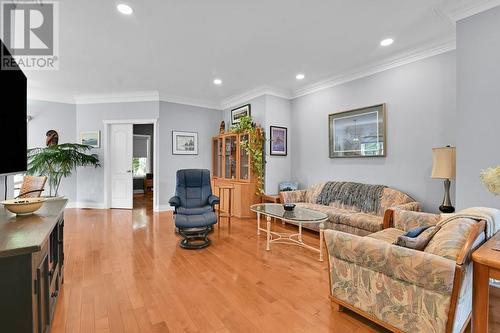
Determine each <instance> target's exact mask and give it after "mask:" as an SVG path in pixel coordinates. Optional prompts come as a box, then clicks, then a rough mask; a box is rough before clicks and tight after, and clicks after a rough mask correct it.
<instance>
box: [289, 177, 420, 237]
mask: <svg viewBox="0 0 500 333" xmlns="http://www.w3.org/2000/svg"><path fill="white" fill-rule="evenodd" d="M328 183H335V182H328ZM328 183H327V182H324V183H320V184H316V185H314V186H312V187H311V188H309V189H307V190H298V191H289V192H280V197H281V202H282V203H294V204H296V205H297V206H298V207H304V208H309V209H313V210H318V211H321V212H323V213H325V214H327V215H328V217H329V220H328V221H327V222H325V229H333V230H339V231H344V232H348V233H351V234H355V235H359V236H365V235H368V234H371V233H374V232H377V231H380V230H382V229H383V228H384V220H386V222H385V227H387V226H388V225H387V218H385V219H384V214H385V212H386V211H387V210H388V209H390V208H392V209H404V210H412V211H419V210H420V203H418V202H416V201H415V200H414V199H413V198H411V197H410V196H409V195H407V194H406V193H403V192H401V191H398V190H396V189H393V188H390V187H385V188H383V190H382V191H381V196H380V200H378V207H375V209H374V210H373V211H369V210H363V209H360V208H358V207H356V202H354V204H351V205H346V204H342V203H340V202H338V201H337V202H332V203H331V204H329V205H324V204H322V203H321V199H320V195H321V193H322V191H323V189H324V188H325V186H326V185H327V184H328ZM336 183H338V184H341V182H336ZM342 184H355V185H356V184H357V185H364V184H359V183H351V182H342ZM367 186H372V185H367ZM350 194H351V193H349V192H348V191H344V192H342V193H341V195H345V196H349V195H350ZM303 227H304V228H309V229H313V230H316V231H317V230H318V229H319V226H318V225H317V224H309V223H308V224H305V225H303Z"/></svg>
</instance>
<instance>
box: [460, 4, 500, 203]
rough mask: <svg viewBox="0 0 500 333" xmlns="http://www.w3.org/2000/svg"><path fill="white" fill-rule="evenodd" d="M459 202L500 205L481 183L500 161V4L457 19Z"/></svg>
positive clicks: (497, 199) (498, 199) (498, 200)
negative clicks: (484, 172) (487, 170)
mask: <svg viewBox="0 0 500 333" xmlns="http://www.w3.org/2000/svg"><path fill="white" fill-rule="evenodd" d="M457 78H458V85H457V92H458V94H457V100H458V124H457V206H458V208H464V207H469V206H489V207H495V208H500V198H498V197H495V196H494V195H493V194H491V193H490V192H488V191H487V190H486V188H485V187H484V186H483V185H482V184H481V182H480V179H479V173H480V171H481V170H482V169H485V168H487V167H490V166H496V165H499V164H500V150H499V147H498V143H499V142H500V141H499V135H498V133H499V125H500V7H496V8H493V9H491V10H489V11H486V12H484V13H481V14H478V15H474V16H471V17H469V18H466V19H464V20H461V21H459V22H458V23H457Z"/></svg>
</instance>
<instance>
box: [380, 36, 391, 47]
mask: <svg viewBox="0 0 500 333" xmlns="http://www.w3.org/2000/svg"><path fill="white" fill-rule="evenodd" d="M392 43H394V39H392V38H386V39H384V40H382V41H381V42H380V45H381V46H389V45H391V44H392Z"/></svg>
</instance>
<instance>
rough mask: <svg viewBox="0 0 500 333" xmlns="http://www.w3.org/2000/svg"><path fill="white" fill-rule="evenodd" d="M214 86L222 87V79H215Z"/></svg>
mask: <svg viewBox="0 0 500 333" xmlns="http://www.w3.org/2000/svg"><path fill="white" fill-rule="evenodd" d="M214 84H215V85H218V86H220V85H221V84H222V80H221V79H214Z"/></svg>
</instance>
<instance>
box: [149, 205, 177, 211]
mask: <svg viewBox="0 0 500 333" xmlns="http://www.w3.org/2000/svg"><path fill="white" fill-rule="evenodd" d="M173 210H174V207H172V206H170V205H158V206H156V207H155V208H154V209H153V211H155V212H168V211H173Z"/></svg>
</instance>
